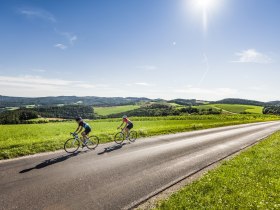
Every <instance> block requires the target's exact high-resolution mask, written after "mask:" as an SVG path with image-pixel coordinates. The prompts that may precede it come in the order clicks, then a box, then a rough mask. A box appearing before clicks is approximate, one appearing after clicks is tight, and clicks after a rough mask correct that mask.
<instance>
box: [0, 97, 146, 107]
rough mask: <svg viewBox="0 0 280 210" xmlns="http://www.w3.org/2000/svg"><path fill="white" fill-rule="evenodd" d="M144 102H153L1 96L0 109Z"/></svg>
mask: <svg viewBox="0 0 280 210" xmlns="http://www.w3.org/2000/svg"><path fill="white" fill-rule="evenodd" d="M142 101H151V99H148V98H135V97H128V98H122V97H96V96H86V97H77V96H58V97H37V98H26V97H10V96H0V108H4V107H22V106H27V105H36V106H45V105H59V104H64V105H70V104H83V105H93V106H114V105H130V104H135V103H138V102H142Z"/></svg>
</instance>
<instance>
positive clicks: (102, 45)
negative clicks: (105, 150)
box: [0, 0, 280, 101]
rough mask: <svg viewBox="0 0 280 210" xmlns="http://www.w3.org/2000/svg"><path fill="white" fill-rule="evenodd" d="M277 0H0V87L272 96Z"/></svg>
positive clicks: (4, 90) (50, 92)
mask: <svg viewBox="0 0 280 210" xmlns="http://www.w3.org/2000/svg"><path fill="white" fill-rule="evenodd" d="M279 9H280V1H279V0H269V1H267V0H152V1H151V0H133V1H132V0H118V1H116V0H83V1H74V0H71V1H69V0H60V1H57V0H33V1H32V0H25V1H23V0H18V1H15V0H1V7H0V14H1V19H0V26H1V39H0V95H11V96H32V97H33V96H57V95H79V96H123V97H126V96H136V97H149V98H164V99H172V98H196V99H206V100H218V99H222V98H227V97H238V98H247V99H256V100H263V101H269V100H279V99H280V97H279V91H278V90H279V89H280V83H279V81H278V80H279V78H280V68H279V67H280V65H279V59H280V42H279V37H280V27H279V20H280V13H279Z"/></svg>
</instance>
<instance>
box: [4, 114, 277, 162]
mask: <svg viewBox="0 0 280 210" xmlns="http://www.w3.org/2000/svg"><path fill="white" fill-rule="evenodd" d="M131 119H132V121H133V122H134V129H135V130H136V131H137V132H138V135H139V137H147V136H155V135H161V134H169V133H178V132H184V131H192V130H199V129H206V128H214V127H220V126H227V125H237V124H243V123H252V122H264V121H270V120H280V117H277V116H269V115H190V116H176V117H172V116H171V117H136V118H131ZM88 122H89V124H90V125H91V127H92V129H93V131H92V132H91V135H97V136H98V137H99V138H100V143H106V142H111V141H113V140H114V139H113V138H114V135H115V133H116V132H118V130H117V127H118V126H119V125H120V123H121V119H105V120H97V121H88ZM76 128H77V123H75V122H71V121H70V122H57V123H46V124H25V125H0V159H9V158H14V157H18V156H23V155H30V154H35V153H39V152H46V151H55V150H58V149H62V148H63V145H64V142H65V141H66V139H69V138H70V137H71V136H70V135H69V133H70V132H73V131H75V129H76Z"/></svg>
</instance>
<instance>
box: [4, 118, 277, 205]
mask: <svg viewBox="0 0 280 210" xmlns="http://www.w3.org/2000/svg"><path fill="white" fill-rule="evenodd" d="M277 130H280V122H267V123H254V124H246V125H238V126H229V127H223V128H214V129H207V130H202V131H194V132H186V133H180V134H173V135H165V136H158V137H152V138H147V139H141V140H138V141H136V142H135V143H126V144H125V145H122V146H116V145H115V144H114V143H110V144H105V145H100V146H99V147H98V148H97V149H96V150H95V151H86V150H84V151H82V152H80V153H77V154H75V155H67V154H65V152H56V153H52V154H43V155H38V156H31V157H27V158H20V159H16V160H9V161H1V162H0V209H5V210H8V209H29V210H30V209H36V210H38V209H45V210H47V209H48V210H55V209H73V210H75V209H98V210H103V209H114V210H115V209H130V208H132V207H134V206H135V205H136V204H139V203H140V202H141V201H143V200H145V199H146V198H148V197H150V196H152V195H154V194H155V193H157V192H159V191H160V190H162V189H164V188H166V187H168V186H170V185H172V184H173V183H175V182H176V181H178V180H180V179H182V178H184V177H186V176H187V175H190V174H193V173H195V172H197V171H199V170H201V169H202V168H205V167H206V166H209V165H211V164H212V163H214V162H217V161H219V160H221V159H223V158H225V157H227V156H229V155H231V154H233V153H235V152H237V151H239V150H240V149H242V148H245V147H248V146H249V145H252V144H254V143H256V142H257V141H258V140H260V139H262V138H264V137H266V136H268V135H270V134H272V133H273V132H275V131H277Z"/></svg>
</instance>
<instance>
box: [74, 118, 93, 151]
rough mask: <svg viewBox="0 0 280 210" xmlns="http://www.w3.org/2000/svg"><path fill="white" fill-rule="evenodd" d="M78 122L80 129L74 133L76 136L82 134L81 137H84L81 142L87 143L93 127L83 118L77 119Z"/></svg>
mask: <svg viewBox="0 0 280 210" xmlns="http://www.w3.org/2000/svg"><path fill="white" fill-rule="evenodd" d="M76 122H77V123H78V127H77V129H76V131H75V132H74V133H75V134H79V133H81V135H82V137H81V140H82V141H83V142H84V143H85V142H86V140H87V139H88V137H89V136H88V134H89V133H90V132H91V127H90V125H89V124H88V123H86V122H85V121H84V120H83V119H82V118H81V117H77V118H76ZM83 129H84V130H83ZM83 147H84V145H83Z"/></svg>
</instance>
